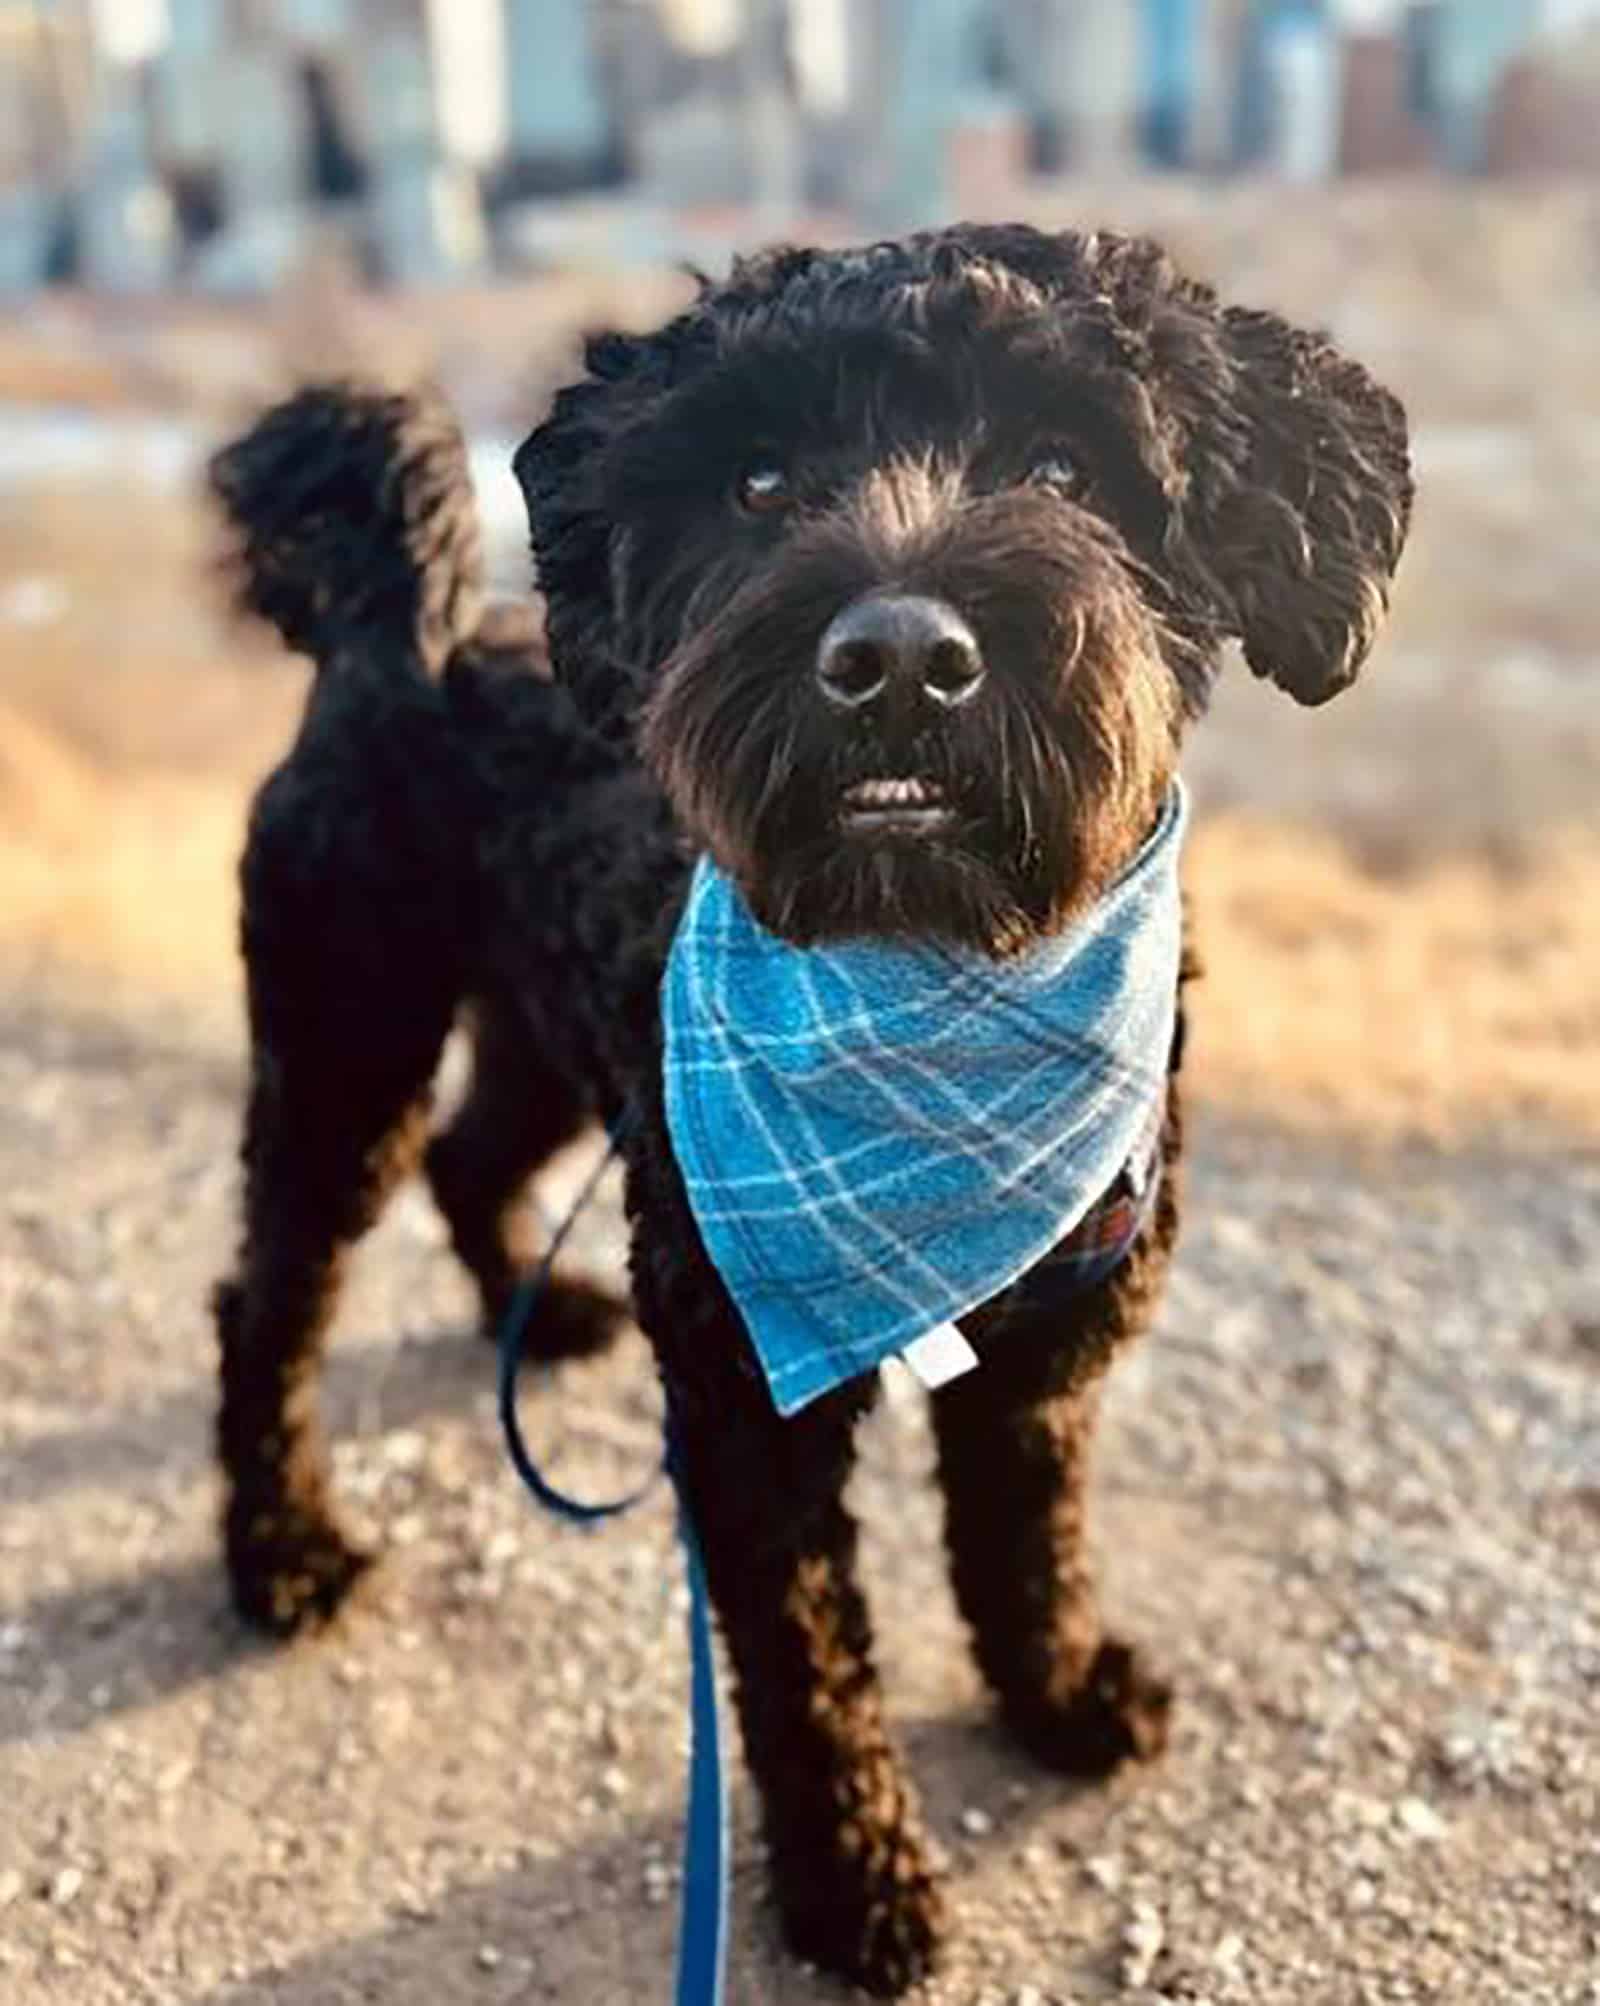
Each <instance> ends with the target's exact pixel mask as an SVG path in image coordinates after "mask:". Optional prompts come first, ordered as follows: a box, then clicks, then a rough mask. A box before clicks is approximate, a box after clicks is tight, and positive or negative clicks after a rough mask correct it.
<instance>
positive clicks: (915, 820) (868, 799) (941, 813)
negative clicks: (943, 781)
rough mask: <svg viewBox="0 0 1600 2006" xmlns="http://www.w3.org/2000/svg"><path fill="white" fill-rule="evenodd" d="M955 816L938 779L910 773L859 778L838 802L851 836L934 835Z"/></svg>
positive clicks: (844, 827) (841, 822)
mask: <svg viewBox="0 0 1600 2006" xmlns="http://www.w3.org/2000/svg"><path fill="white" fill-rule="evenodd" d="M955 819H956V811H955V809H954V808H953V807H952V806H951V805H950V802H949V801H948V799H947V798H946V796H945V791H944V789H943V788H942V787H941V786H940V785H939V784H938V782H937V781H935V780H925V779H920V778H917V777H915V776H910V775H908V776H904V777H901V778H894V779H889V778H880V779H872V780H858V781H856V782H855V784H854V785H853V786H851V787H847V788H846V789H845V791H844V794H843V797H842V798H841V801H840V804H839V826H840V828H842V829H843V830H844V831H845V833H846V834H847V835H851V836H931V835H935V834H937V833H938V831H939V830H941V829H947V828H949V826H950V824H951V823H952V822H954V820H955Z"/></svg>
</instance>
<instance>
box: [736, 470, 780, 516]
mask: <svg viewBox="0 0 1600 2006" xmlns="http://www.w3.org/2000/svg"><path fill="white" fill-rule="evenodd" d="M737 492H738V496H739V506H740V508H742V509H748V510H749V512H750V513H751V514H752V515H776V514H777V512H778V511H779V510H780V509H785V508H787V507H788V506H789V503H790V500H791V499H792V497H791V494H790V490H789V476H788V474H787V473H786V472H785V470H784V469H783V468H782V467H781V466H780V465H779V464H778V462H777V461H776V460H766V459H761V460H752V461H751V462H750V464H749V466H747V467H746V468H745V470H744V472H743V473H742V474H741V475H740V476H739V481H738V488H737Z"/></svg>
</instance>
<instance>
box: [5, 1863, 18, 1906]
mask: <svg viewBox="0 0 1600 2006" xmlns="http://www.w3.org/2000/svg"><path fill="white" fill-rule="evenodd" d="M21 1893H22V1876H21V1874H19V1873H18V1872H17V1870H16V1868H15V1867H7V1868H6V1870H5V1872H4V1873H3V1874H0V1908H10V1906H11V1904H12V1903H13V1902H14V1901H15V1900H16V1898H17V1896H18V1895H20V1894H21Z"/></svg>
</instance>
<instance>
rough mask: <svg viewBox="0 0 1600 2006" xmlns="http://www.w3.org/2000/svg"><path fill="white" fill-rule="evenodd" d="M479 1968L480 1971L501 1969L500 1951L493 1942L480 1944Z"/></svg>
mask: <svg viewBox="0 0 1600 2006" xmlns="http://www.w3.org/2000/svg"><path fill="white" fill-rule="evenodd" d="M478 1969H479V1970H480V1971H498V1970H499V1969H500V1953H499V1951H498V1950H496V1949H495V1947H494V1945H493V1944H492V1943H483V1944H480V1945H479V1946H478Z"/></svg>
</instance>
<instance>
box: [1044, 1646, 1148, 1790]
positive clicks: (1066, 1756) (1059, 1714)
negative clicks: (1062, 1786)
mask: <svg viewBox="0 0 1600 2006" xmlns="http://www.w3.org/2000/svg"><path fill="white" fill-rule="evenodd" d="M1007 1717H1008V1720H1009V1723H1010V1726H1011V1729H1012V1731H1013V1733H1014V1734H1015V1735H1016V1737H1017V1739H1018V1740H1019V1741H1020V1742H1021V1743H1022V1745H1023V1747H1024V1748H1025V1749H1027V1751H1028V1753H1029V1754H1030V1755H1032V1756H1033V1757H1034V1759H1035V1760H1036V1761H1038V1762H1042V1763H1043V1764H1044V1765H1045V1767H1046V1768H1047V1769H1054V1770H1058V1771H1059V1772H1060V1773H1061V1774H1062V1775H1063V1776H1081V1777H1085V1778H1089V1779H1095V1778H1099V1777H1103V1776H1109V1775H1110V1774H1111V1772H1112V1771H1113V1770H1115V1769H1120V1768H1121V1766H1122V1765H1123V1763H1125V1762H1149V1761H1152V1760H1153V1759H1154V1758H1155V1757H1156V1756H1158V1755H1160V1754H1161V1752H1162V1750H1163V1749H1164V1748H1165V1747H1166V1745H1167V1735H1168V1733H1169V1731H1170V1728H1171V1724H1172V1688H1171V1686H1170V1685H1168V1684H1167V1682H1166V1681H1165V1680H1164V1679H1161V1678H1159V1677H1157V1676H1156V1675H1155V1673H1153V1672H1152V1671H1151V1670H1150V1669H1149V1667H1148V1666H1147V1665H1146V1664H1145V1662H1144V1660H1143V1657H1142V1655H1141V1654H1140V1653H1139V1652H1138V1651H1136V1650H1135V1649H1134V1648H1133V1647H1132V1645H1129V1644H1123V1643H1119V1642H1117V1640H1116V1639H1115V1638H1110V1637H1108V1638H1107V1639H1106V1640H1105V1641H1104V1642H1103V1643H1102V1644H1101V1646H1100V1649H1099V1650H1098V1651H1097V1652H1096V1654H1095V1658H1094V1662H1093V1664H1092V1665H1091V1666H1090V1667H1089V1672H1088V1676H1087V1677H1086V1678H1085V1680H1084V1682H1083V1684H1082V1686H1080V1687H1079V1689H1078V1691H1077V1692H1076V1693H1074V1694H1073V1696H1072V1698H1071V1699H1070V1700H1068V1701H1067V1702H1066V1703H1065V1704H1064V1705H1062V1704H1054V1705H1047V1706H1038V1705H1034V1706H1023V1705H1014V1706H1011V1707H1009V1708H1008V1709H1007Z"/></svg>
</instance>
